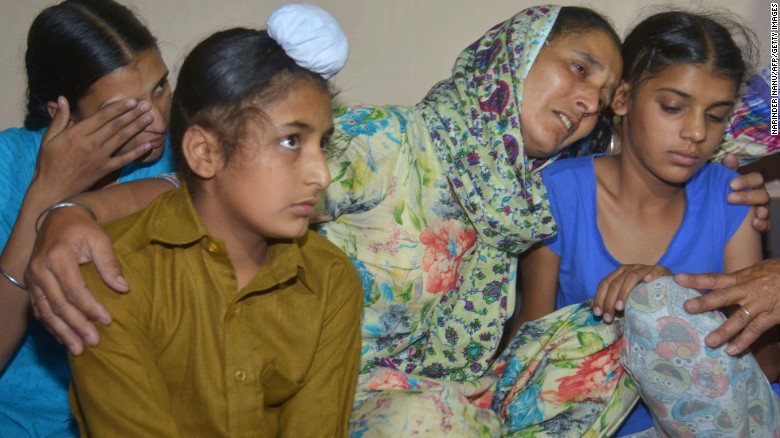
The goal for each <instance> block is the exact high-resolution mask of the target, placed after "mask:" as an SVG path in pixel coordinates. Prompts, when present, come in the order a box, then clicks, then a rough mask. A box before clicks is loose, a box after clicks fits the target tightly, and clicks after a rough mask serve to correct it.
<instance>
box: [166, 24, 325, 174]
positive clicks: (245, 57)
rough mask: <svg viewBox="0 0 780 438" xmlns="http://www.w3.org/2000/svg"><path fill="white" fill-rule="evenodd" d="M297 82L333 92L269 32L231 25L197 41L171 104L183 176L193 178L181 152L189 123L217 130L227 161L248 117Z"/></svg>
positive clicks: (173, 137) (174, 139)
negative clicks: (308, 82)
mask: <svg viewBox="0 0 780 438" xmlns="http://www.w3.org/2000/svg"><path fill="white" fill-rule="evenodd" d="M299 80H309V81H312V83H314V84H316V85H317V86H320V87H321V88H322V89H323V90H324V91H326V92H328V93H330V89H329V85H328V82H327V81H326V80H325V79H323V78H322V77H321V76H320V75H318V74H316V73H313V72H311V71H310V70H307V69H305V68H303V67H301V66H299V65H298V64H296V63H295V61H294V60H293V59H292V58H290V57H289V56H288V55H287V53H286V52H285V51H284V49H283V48H282V47H281V46H280V45H279V44H278V43H277V42H276V41H275V40H274V39H273V38H271V37H270V36H268V32H266V31H265V30H252V29H244V28H234V29H229V30H225V31H222V32H218V33H216V34H214V35H212V36H210V37H208V38H206V39H205V40H203V41H202V42H201V43H200V44H198V45H197V46H196V47H195V48H194V49H193V50H192V51H191V52H190V53H189V55H187V57H186V59H185V60H184V63H183V64H182V66H181V70H180V71H179V77H178V80H177V82H176V90H175V91H174V93H173V104H172V107H171V122H170V133H171V145H172V146H173V151H174V158H175V161H176V168H177V171H178V172H179V174H180V175H181V177H182V178H183V179H184V180H185V181H189V182H192V178H193V174H192V172H191V170H190V169H189V167H188V166H187V163H186V160H185V159H184V155H183V152H182V141H183V139H184V133H185V132H186V131H187V129H188V128H189V127H190V126H193V125H198V126H201V127H202V128H204V129H206V130H208V131H210V132H212V133H214V134H215V135H216V137H217V138H218V140H219V142H220V147H221V151H222V155H223V157H224V158H225V160H226V161H228V160H229V159H230V157H231V156H232V154H233V152H234V151H235V149H236V147H237V146H238V143H239V140H240V138H241V136H242V135H243V132H244V125H245V122H246V120H247V119H248V117H253V116H258V115H260V116H261V115H262V114H263V112H262V108H261V107H262V106H263V105H266V104H268V103H271V102H273V101H275V100H277V99H279V98H282V97H284V96H285V95H287V93H288V92H289V90H290V89H291V88H292V87H294V86H295V85H296V84H297V83H298V81H299Z"/></svg>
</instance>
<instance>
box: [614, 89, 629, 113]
mask: <svg viewBox="0 0 780 438" xmlns="http://www.w3.org/2000/svg"><path fill="white" fill-rule="evenodd" d="M630 101H631V85H629V84H628V82H625V81H621V82H620V85H618V87H617V90H615V98H614V99H613V100H612V111H614V112H615V114H616V115H618V116H625V115H626V113H627V112H628V105H629V102H630Z"/></svg>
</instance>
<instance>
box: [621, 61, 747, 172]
mask: <svg viewBox="0 0 780 438" xmlns="http://www.w3.org/2000/svg"><path fill="white" fill-rule="evenodd" d="M736 93H737V83H736V80H734V79H728V78H724V77H719V76H715V75H714V74H713V73H712V71H711V70H710V69H709V67H706V66H697V65H692V64H683V65H677V66H673V67H669V68H667V69H665V70H663V71H662V72H660V73H659V74H657V75H655V76H653V77H651V78H649V79H647V80H646V81H644V82H641V83H640V85H639V86H638V89H636V90H634V91H631V90H629V89H628V86H626V85H625V84H624V85H621V87H620V90H619V91H618V96H617V97H616V98H615V105H614V106H613V108H614V109H615V113H616V114H618V115H622V116H624V117H623V121H622V124H621V126H622V127H623V132H622V140H623V142H622V151H623V152H622V153H627V154H630V155H633V156H635V157H636V158H637V160H638V161H639V162H640V163H642V166H643V167H644V168H645V169H647V170H648V171H649V172H650V173H651V174H653V175H654V176H655V177H657V178H659V179H661V180H662V181H665V182H667V183H671V184H682V183H684V182H686V181H688V179H690V177H691V176H692V175H693V174H694V173H695V172H696V171H697V170H699V169H700V168H701V167H702V166H703V165H704V163H706V162H707V160H709V158H710V156H711V155H712V153H713V151H714V150H715V146H717V144H718V142H720V139H721V137H722V136H723V131H724V130H725V128H726V123H727V121H728V116H729V113H730V112H731V110H732V108H733V107H734V100H735V99H736Z"/></svg>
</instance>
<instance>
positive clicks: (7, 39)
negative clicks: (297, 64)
mask: <svg viewBox="0 0 780 438" xmlns="http://www.w3.org/2000/svg"><path fill="white" fill-rule="evenodd" d="M309 2H310V3H314V4H317V5H319V6H323V7H325V8H326V9H328V10H329V11H331V13H332V14H333V15H334V16H335V17H336V18H337V19H338V20H339V22H341V23H342V25H343V27H344V29H345V32H346V33H347V36H348V38H349V40H350V44H351V52H350V60H349V62H348V65H347V67H346V68H345V69H344V71H343V72H342V73H341V74H340V75H339V76H337V79H336V84H337V85H338V86H339V87H340V88H341V90H342V94H341V95H340V97H339V101H341V102H343V103H375V104H388V103H398V104H412V103H415V102H417V101H418V100H419V99H420V98H421V97H422V96H423V95H424V94H425V92H426V91H427V90H428V88H430V86H431V85H433V84H434V83H436V82H437V81H438V80H440V79H442V78H445V77H447V76H448V74H449V69H450V67H451V65H452V62H453V61H454V60H455V57H456V56H457V54H458V52H460V50H461V49H462V48H464V47H465V46H467V45H468V44H469V43H471V42H472V41H474V40H475V39H476V38H478V37H479V36H480V35H481V34H482V33H483V32H484V31H485V30H486V29H488V28H489V27H491V26H492V25H494V24H496V23H498V22H500V21H502V20H504V19H506V18H508V17H509V16H511V15H512V14H514V13H515V12H517V11H518V10H520V9H522V8H524V7H526V6H529V5H533V4H537V1H529V0H483V1H478V0H330V1H328V0H309ZM53 3H55V2H52V1H49V0H0V78H2V87H0V129H3V128H7V127H9V126H17V125H19V124H20V123H21V121H22V118H23V115H24V89H25V82H24V66H23V56H24V48H25V47H24V46H25V42H24V41H25V37H26V33H27V29H28V27H29V25H30V23H31V22H32V19H33V18H34V16H35V15H36V14H37V13H38V12H39V11H40V10H41V9H42V8H44V7H45V6H48V5H50V4H53ZM125 3H126V4H131V5H133V6H134V7H135V8H136V9H137V11H138V12H139V14H140V15H141V16H142V17H143V18H144V19H145V20H146V22H147V24H148V25H149V27H150V29H151V30H152V32H153V33H154V34H155V35H157V37H158V39H159V41H160V46H161V49H162V51H163V56H164V58H165V60H166V62H167V63H168V65H169V67H170V68H171V71H172V72H173V73H174V75H175V72H176V70H177V67H178V65H179V63H180V60H181V57H182V56H183V54H184V53H186V51H187V49H188V48H190V47H191V46H192V45H193V44H194V43H195V42H196V41H197V40H199V39H200V38H202V37H204V36H206V35H208V34H209V33H211V32H213V31H215V30H218V29H222V28H226V27H231V26H238V25H241V26H250V27H263V26H264V21H265V17H266V16H267V15H268V13H269V12H270V11H271V10H272V9H273V8H275V7H277V6H279V5H281V4H283V3H285V2H284V1H282V0H264V1H259V0H125ZM562 3H563V4H569V5H572V4H575V5H584V6H589V7H592V8H594V9H597V10H600V11H601V12H604V13H607V14H608V15H609V16H610V17H611V18H612V19H613V20H614V22H615V25H616V28H617V30H618V32H619V33H620V34H621V35H622V34H623V33H624V31H625V30H626V28H627V27H628V26H630V24H631V23H632V22H633V21H634V20H635V18H636V16H637V15H639V14H641V13H642V12H643V11H645V12H646V11H647V8H648V7H650V5H661V7H662V6H663V5H677V6H678V7H683V6H686V5H689V4H690V3H691V2H690V1H684V0H675V1H668V2H659V1H650V0H642V1H630V0H619V1H613V0H602V1H595V0H594V1H580V2H572V1H564V2H562ZM701 3H702V4H706V5H708V6H707V7H713V6H717V7H726V6H728V7H730V8H731V9H732V11H733V12H734V13H736V14H739V15H741V16H742V17H743V18H744V19H745V20H746V21H748V22H749V23H751V25H752V27H753V28H754V29H756V31H757V32H758V33H759V34H760V36H761V37H762V38H764V39H767V40H768V27H769V25H768V22H767V23H765V24H763V21H766V20H764V18H765V17H767V16H768V4H769V0H752V1H734V0H717V1H711V2H701ZM696 4H698V3H696ZM710 5H711V6H710ZM657 7H658V6H656V8H657ZM762 26H763V28H762ZM765 51H767V50H763V51H762V55H764V54H763V52H765ZM764 56H765V57H766V58H768V54H766V55H764Z"/></svg>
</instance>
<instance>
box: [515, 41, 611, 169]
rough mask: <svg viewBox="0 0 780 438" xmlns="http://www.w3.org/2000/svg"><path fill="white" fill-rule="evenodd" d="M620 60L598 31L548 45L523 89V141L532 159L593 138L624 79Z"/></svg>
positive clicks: (540, 54) (527, 77)
mask: <svg viewBox="0 0 780 438" xmlns="http://www.w3.org/2000/svg"><path fill="white" fill-rule="evenodd" d="M621 66H622V58H621V56H620V50H619V49H618V47H617V45H615V43H614V41H613V40H612V37H611V36H610V35H608V34H607V33H605V32H603V31H600V30H593V31H588V32H585V33H581V34H577V35H574V34H563V35H559V36H558V37H556V38H555V39H553V40H552V41H551V42H550V43H549V44H547V45H545V46H544V47H543V48H542V50H541V51H540V52H539V55H538V56H537V57H536V60H535V61H534V64H533V65H532V66H531V70H530V71H529V72H528V76H526V79H525V83H524V85H523V103H522V106H521V108H520V120H521V122H522V128H521V129H522V134H523V141H524V143H525V149H526V153H527V154H528V155H529V156H531V157H537V158H541V157H549V156H552V155H555V154H556V153H558V152H560V151H561V150H562V149H564V148H565V147H567V146H569V145H571V144H572V143H574V142H576V141H577V140H580V139H582V138H584V137H585V136H587V135H588V134H590V132H591V131H593V128H594V127H595V126H596V120H597V118H598V117H597V116H598V114H599V113H600V112H601V110H603V109H604V108H606V107H607V106H609V104H610V102H611V101H612V95H613V94H614V91H615V88H616V87H617V84H618V81H619V80H620V75H621V68H622V67H621Z"/></svg>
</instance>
